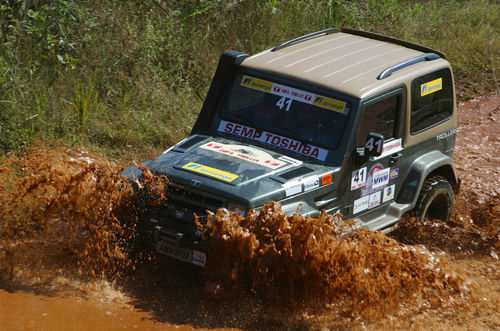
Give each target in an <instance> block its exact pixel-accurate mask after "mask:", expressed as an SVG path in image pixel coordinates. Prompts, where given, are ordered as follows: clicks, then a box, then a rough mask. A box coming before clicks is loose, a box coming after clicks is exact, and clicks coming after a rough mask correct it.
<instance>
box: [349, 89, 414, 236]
mask: <svg viewBox="0 0 500 331" xmlns="http://www.w3.org/2000/svg"><path fill="white" fill-rule="evenodd" d="M405 109H406V89H405V88H404V87H400V88H397V89H395V90H392V91H390V92H386V93H383V94H381V95H378V96H376V97H374V98H371V99H370V100H368V101H366V102H365V103H364V105H363V106H362V110H361V112H362V113H361V119H360V122H359V123H360V124H359V126H358V128H359V129H358V132H357V135H356V147H357V148H356V149H357V150H358V151H364V152H366V150H365V148H369V149H373V148H377V146H378V147H380V148H381V155H380V156H370V157H366V156H365V157H362V156H359V155H354V159H356V161H358V162H356V161H355V162H353V163H352V164H353V166H352V172H351V183H350V184H351V185H350V196H351V201H352V208H351V213H350V214H351V215H350V216H351V217H352V218H359V219H360V220H361V221H362V222H363V223H369V222H370V221H372V220H374V219H375V218H376V217H379V216H381V215H383V214H384V213H385V212H386V211H387V209H388V206H389V205H390V204H391V203H392V202H394V200H395V198H396V197H397V194H398V193H399V190H400V186H401V183H402V180H401V178H400V177H399V165H400V161H401V159H402V156H403V140H402V138H403V133H404V123H405ZM374 136H375V137H376V138H375V140H374V139H373V137H374ZM377 137H380V138H378V140H377ZM365 146H366V147H365ZM360 161H361V162H360ZM368 227H369V228H370V227H371V226H368Z"/></svg>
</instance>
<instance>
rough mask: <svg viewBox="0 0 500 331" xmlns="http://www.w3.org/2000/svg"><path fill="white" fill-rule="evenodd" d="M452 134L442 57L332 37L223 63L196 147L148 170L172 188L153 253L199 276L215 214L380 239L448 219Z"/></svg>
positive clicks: (370, 38) (194, 135) (193, 141)
mask: <svg viewBox="0 0 500 331" xmlns="http://www.w3.org/2000/svg"><path fill="white" fill-rule="evenodd" d="M455 133H456V111H455V93H454V85H453V74H452V71H451V68H450V64H449V63H448V62H447V61H446V60H445V56H444V55H443V54H442V53H440V52H438V51H436V50H433V49H430V48H427V47H424V46H421V45H416V44H413V43H409V42H406V41H403V40H398V39H394V38H390V37H386V36H382V35H379V34H374V33H369V32H364V31H359V30H352V29H342V30H340V31H339V30H337V29H334V28H332V29H327V30H323V31H318V32H315V33H311V34H308V35H305V36H302V37H299V38H296V39H293V40H290V41H287V42H285V43H283V44H281V45H278V46H276V47H274V48H273V49H270V50H266V51H264V52H262V53H259V54H256V55H254V56H250V57H249V56H248V55H247V54H243V53H240V52H236V51H226V52H225V53H224V54H222V56H221V58H220V61H219V64H218V67H217V70H216V73H215V76H214V78H213V81H212V83H211V86H210V89H209V91H208V94H207V97H206V100H205V102H204V104H203V107H202V109H201V112H200V115H199V117H198V119H197V121H196V123H195V125H194V127H193V129H192V132H191V136H190V137H189V138H187V139H185V140H183V141H181V142H179V143H178V144H176V145H175V146H173V147H171V148H169V149H168V150H167V151H165V152H164V153H163V154H162V155H160V156H159V157H158V158H156V159H155V160H153V161H149V162H146V163H145V166H146V167H148V168H149V169H150V170H151V171H152V172H153V173H157V174H163V175H166V176H167V177H168V178H169V185H168V188H167V190H166V192H165V194H166V196H167V198H168V199H167V200H166V201H165V204H161V205H155V206H150V205H145V208H146V209H147V211H146V212H145V213H144V215H143V221H144V222H145V224H150V225H151V227H152V228H154V238H151V241H152V243H153V244H154V245H155V246H156V249H157V251H158V252H160V253H164V254H167V255H169V256H172V257H175V258H178V259H180V260H183V261H187V262H190V263H193V264H197V265H201V266H204V265H205V263H206V255H205V251H206V248H205V247H203V244H202V242H201V239H200V232H199V231H198V229H197V227H196V225H195V224H194V214H197V215H205V214H206V210H216V209H218V208H221V207H224V208H227V209H229V210H238V211H239V212H241V213H245V212H246V211H247V210H249V209H250V208H255V209H258V208H260V207H261V206H262V205H263V204H265V203H268V202H269V201H271V200H274V201H279V202H280V203H281V204H282V206H283V210H284V211H285V212H286V213H289V214H293V213H295V212H297V210H299V211H300V212H301V213H302V214H305V215H311V216H317V215H319V213H320V212H321V210H323V209H324V210H325V211H326V212H327V213H337V212H340V213H341V214H342V215H344V218H346V219H353V220H355V221H357V222H358V223H359V224H361V225H362V226H364V227H366V228H368V229H371V230H380V231H384V232H389V231H391V230H393V229H394V227H395V226H397V222H398V220H399V218H400V217H401V216H402V215H403V214H404V213H406V212H411V211H413V212H414V213H415V214H416V215H417V216H420V217H427V218H432V219H446V218H447V217H449V216H450V215H451V212H452V208H453V195H454V193H456V192H457V191H458V189H459V180H458V178H457V175H456V173H455V170H454V166H453V160H452V156H453V150H454V146H455ZM125 175H126V176H130V177H135V178H136V179H138V180H140V177H141V171H140V170H139V169H138V168H137V167H134V168H130V169H128V170H126V171H125ZM143 194H146V193H143ZM143 198H144V197H143ZM145 200H147V199H143V200H141V197H139V201H145Z"/></svg>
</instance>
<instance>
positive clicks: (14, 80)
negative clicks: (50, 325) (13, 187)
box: [0, 0, 500, 159]
mask: <svg viewBox="0 0 500 331" xmlns="http://www.w3.org/2000/svg"><path fill="white" fill-rule="evenodd" d="M499 13H500V5H499V4H497V3H489V2H488V1H486V0H480V1H475V2H464V1H458V0H454V1H448V2H445V3H444V2H440V1H437V0H425V1H403V0H385V1H375V0H364V1H361V0H359V1H347V0H329V1H320V0H315V1H304V0H282V1H276V0H266V1H250V0H231V1H222V0H187V1H185V0H171V1H164V0H131V1H118V0H108V1H103V0H93V1H90V0H80V1H76V0H52V1H51V0H37V1H21V0H8V1H4V2H3V4H1V5H0V43H1V45H0V154H4V153H7V152H9V151H12V150H14V149H17V148H20V147H22V146H28V145H29V144H31V142H32V141H33V139H34V138H35V137H38V138H42V139H46V138H56V139H63V140H64V141H66V143H69V144H84V145H86V146H89V147H91V148H92V149H93V150H95V151H98V152H103V153H106V154H108V156H111V157H115V158H120V159H131V158H136V157H139V158H140V157H146V156H148V155H150V154H151V153H152V152H153V151H154V152H157V150H159V149H164V148H165V147H166V146H168V145H170V144H172V143H174V142H175V141H177V140H179V139H181V138H182V137H183V136H185V135H187V134H188V133H189V131H190V127H191V125H192V124H193V122H194V120H195V118H196V115H197V113H198V111H199V109H200V107H201V104H202V100H203V98H204V96H205V93H206V91H207V89H208V86H209V84H210V80H211V77H212V75H213V72H214V70H215V68H216V65H217V61H218V57H219V55H220V53H222V52H223V51H224V50H226V49H237V50H241V51H244V52H247V53H249V54H254V53H256V52H259V51H261V50H263V49H266V48H268V47H271V46H274V45H276V44H278V43H280V42H282V41H284V40H287V39H290V38H293V37H296V36H298V35H302V34H306V33H309V32H311V31H317V30H320V29H324V28H327V27H331V26H332V25H333V26H336V27H353V28H360V29H365V30H369V31H376V32H379V33H383V34H387V35H391V36H395V37H399V38H403V39H406V40H410V41H413V42H417V43H421V44H425V45H427V46H430V47H433V48H436V49H439V50H441V51H443V52H445V53H446V54H447V55H448V59H449V60H450V61H451V63H452V65H453V67H454V69H455V77H456V80H457V83H458V87H459V88H458V91H459V92H460V94H459V96H460V98H462V99H464V98H468V97H470V96H472V95H474V94H477V93H488V92H490V91H493V90H494V89H495V83H494V81H493V79H492V70H494V69H495V68H493V67H496V69H497V71H498V70H499V69H498V68H500V60H499V59H500V56H498V52H499V48H498V43H499V41H500V38H499V37H498V31H500V20H498V17H499ZM444 22H446V24H444ZM458 41H459V42H458ZM489 41H491V43H492V50H493V54H492V55H489V54H488V42H489Z"/></svg>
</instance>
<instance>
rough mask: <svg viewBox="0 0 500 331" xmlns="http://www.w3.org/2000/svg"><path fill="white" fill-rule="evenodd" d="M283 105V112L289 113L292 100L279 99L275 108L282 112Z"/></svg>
mask: <svg viewBox="0 0 500 331" xmlns="http://www.w3.org/2000/svg"><path fill="white" fill-rule="evenodd" d="M285 105H286V108H285V110H286V111H289V110H290V106H291V105H292V99H287V97H283V98H281V99H279V100H278V102H276V107H278V108H279V109H280V110H283V107H285Z"/></svg>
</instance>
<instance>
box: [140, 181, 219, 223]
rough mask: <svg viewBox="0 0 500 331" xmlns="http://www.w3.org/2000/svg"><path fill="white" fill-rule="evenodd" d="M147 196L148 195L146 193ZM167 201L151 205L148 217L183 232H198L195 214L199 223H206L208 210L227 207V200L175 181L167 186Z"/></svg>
mask: <svg viewBox="0 0 500 331" xmlns="http://www.w3.org/2000/svg"><path fill="white" fill-rule="evenodd" d="M146 194H147V193H146ZM165 196H166V197H167V200H166V201H165V200H163V201H161V202H160V203H159V204H153V205H151V204H149V206H148V207H147V209H148V212H147V217H148V218H149V219H155V220H156V221H157V222H158V223H159V225H162V226H166V227H167V228H171V229H175V230H177V231H181V232H188V233H189V232H193V231H195V230H196V225H195V224H194V222H193V220H194V214H196V215H197V216H198V217H199V221H200V222H203V221H204V216H206V214H207V213H206V211H207V210H212V211H215V210H217V209H219V208H221V207H223V206H224V205H225V202H226V199H224V198H222V197H219V196H216V195H213V194H209V193H207V192H203V191H198V190H196V189H193V188H192V187H188V186H184V185H181V184H178V183H175V182H173V181H170V182H169V183H168V184H167V191H166V192H165Z"/></svg>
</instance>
